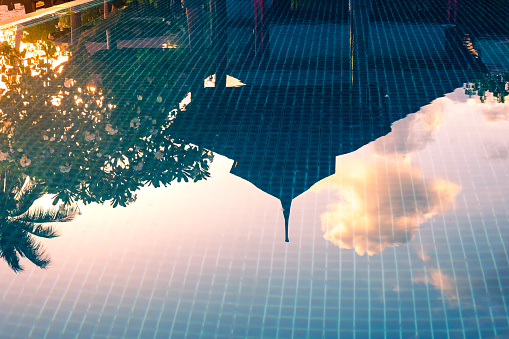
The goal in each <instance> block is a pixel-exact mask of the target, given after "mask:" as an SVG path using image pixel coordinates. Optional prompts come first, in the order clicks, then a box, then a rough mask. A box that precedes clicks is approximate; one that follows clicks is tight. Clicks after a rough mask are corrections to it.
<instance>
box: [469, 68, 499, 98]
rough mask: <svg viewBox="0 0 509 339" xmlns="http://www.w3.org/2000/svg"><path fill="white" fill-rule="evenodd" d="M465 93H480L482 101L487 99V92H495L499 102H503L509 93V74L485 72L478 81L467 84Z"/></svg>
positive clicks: (494, 94) (470, 94)
mask: <svg viewBox="0 0 509 339" xmlns="http://www.w3.org/2000/svg"><path fill="white" fill-rule="evenodd" d="M464 88H465V94H467V95H469V96H472V95H478V96H479V98H480V100H481V102H484V101H485V100H486V92H490V93H493V96H494V97H495V98H497V102H500V103H503V102H504V101H505V100H506V97H507V96H508V95H509V74H508V73H505V74H484V75H483V76H481V77H480V78H479V79H478V80H477V81H474V82H469V83H467V84H466V85H465V87H464Z"/></svg>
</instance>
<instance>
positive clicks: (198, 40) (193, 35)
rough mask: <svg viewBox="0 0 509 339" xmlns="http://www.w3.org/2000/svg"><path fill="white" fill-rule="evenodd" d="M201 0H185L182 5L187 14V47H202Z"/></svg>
mask: <svg viewBox="0 0 509 339" xmlns="http://www.w3.org/2000/svg"><path fill="white" fill-rule="evenodd" d="M202 2H203V1H201V0H185V1H184V7H185V8H186V15H187V31H188V33H189V47H190V48H191V49H200V48H201V47H202V44H203V41H202V35H203V32H202V22H201V21H202V17H203V13H202V8H201V5H202Z"/></svg>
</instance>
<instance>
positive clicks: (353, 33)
mask: <svg viewBox="0 0 509 339" xmlns="http://www.w3.org/2000/svg"><path fill="white" fill-rule="evenodd" d="M370 4H371V3H370V1H369V0H350V6H349V7H350V81H351V82H352V85H354V82H355V85H357V86H358V85H363V84H365V85H366V86H367V81H368V76H367V70H368V65H367V52H368V41H369V10H370V8H369V7H370ZM361 94H362V93H361Z"/></svg>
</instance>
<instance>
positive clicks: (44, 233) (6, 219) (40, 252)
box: [0, 170, 79, 272]
mask: <svg viewBox="0 0 509 339" xmlns="http://www.w3.org/2000/svg"><path fill="white" fill-rule="evenodd" d="M0 179H1V182H2V185H1V189H0V257H1V258H3V259H4V260H5V261H6V262H7V264H8V265H9V266H10V267H11V268H12V269H13V270H14V271H15V272H19V271H22V270H23V267H22V266H21V264H20V257H26V258H27V259H28V260H30V261H31V262H32V263H34V264H35V265H37V266H38V267H40V268H46V267H47V266H48V264H49V263H50V260H49V258H48V257H47V256H46V255H45V254H44V249H43V248H42V246H41V244H40V243H38V242H37V241H36V240H35V238H34V237H40V238H54V237H56V236H58V234H57V232H56V231H55V230H54V228H53V227H51V226H45V225H43V224H44V223H48V222H66V221H71V220H72V219H73V218H74V216H76V215H77V214H78V213H79V212H78V210H77V208H76V207H75V206H67V207H62V208H55V207H53V208H49V209H41V208H35V209H33V208H31V206H32V205H33V203H34V201H35V200H37V199H38V198H40V197H41V196H42V195H44V194H45V187H44V185H43V184H42V183H40V182H37V181H35V180H33V179H30V178H28V177H15V176H12V175H11V173H10V172H8V171H6V170H3V171H2V173H0Z"/></svg>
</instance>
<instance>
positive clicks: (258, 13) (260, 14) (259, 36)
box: [254, 0, 266, 53]
mask: <svg viewBox="0 0 509 339" xmlns="http://www.w3.org/2000/svg"><path fill="white" fill-rule="evenodd" d="M263 3H264V0H254V35H255V52H257V53H258V52H261V51H263V50H265V43H266V41H265V22H264V19H265V18H264V14H265V13H264V8H263Z"/></svg>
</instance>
